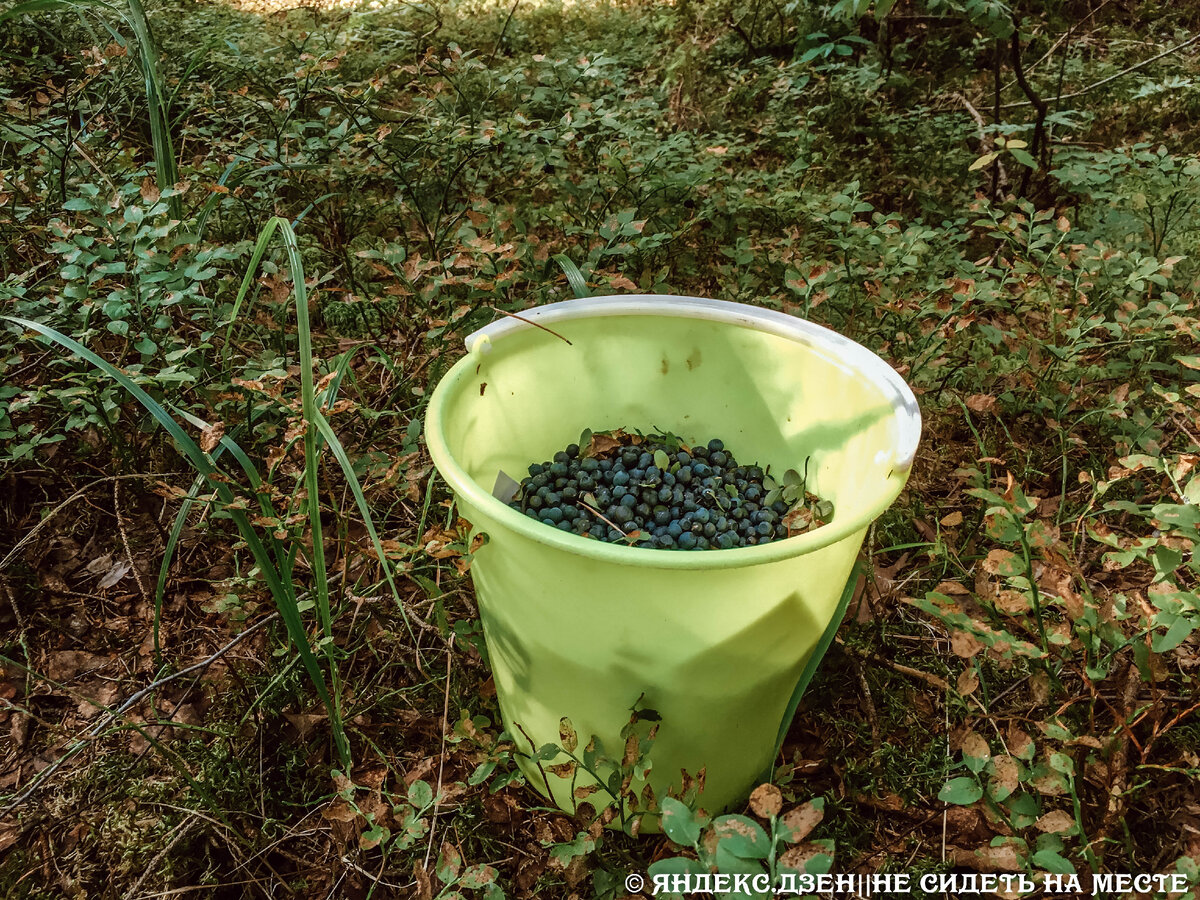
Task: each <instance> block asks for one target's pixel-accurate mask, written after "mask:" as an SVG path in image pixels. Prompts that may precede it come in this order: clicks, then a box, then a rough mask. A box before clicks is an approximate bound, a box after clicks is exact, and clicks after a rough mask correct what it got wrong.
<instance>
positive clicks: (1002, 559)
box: [983, 547, 1015, 575]
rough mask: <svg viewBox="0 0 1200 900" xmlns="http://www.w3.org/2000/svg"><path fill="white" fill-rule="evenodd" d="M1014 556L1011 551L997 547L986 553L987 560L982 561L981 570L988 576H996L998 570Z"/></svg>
mask: <svg viewBox="0 0 1200 900" xmlns="http://www.w3.org/2000/svg"><path fill="white" fill-rule="evenodd" d="M1014 555H1015V554H1014V553H1013V552H1012V551H1011V550H1004V549H1002V548H1000V547H997V548H996V549H994V550H991V551H989V552H988V555H987V558H986V559H985V560H984V561H983V570H984V571H985V572H987V573H988V574H990V575H997V574H999V572H1000V568H1001V567H1002V566H1003V565H1004V564H1005V563H1006V562H1008V561H1009V560H1010V559H1012V558H1013V556H1014Z"/></svg>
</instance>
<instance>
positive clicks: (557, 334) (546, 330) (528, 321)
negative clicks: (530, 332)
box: [490, 306, 574, 346]
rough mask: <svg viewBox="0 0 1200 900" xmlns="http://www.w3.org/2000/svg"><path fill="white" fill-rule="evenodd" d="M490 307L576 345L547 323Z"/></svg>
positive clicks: (569, 344) (568, 344)
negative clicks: (547, 325)
mask: <svg viewBox="0 0 1200 900" xmlns="http://www.w3.org/2000/svg"><path fill="white" fill-rule="evenodd" d="M490 309H491V310H492V311H493V312H498V313H500V315H502V316H508V317H509V318H510V319H516V320H518V321H520V322H524V323H525V324H526V325H532V326H533V327H534V328H540V329H542V331H544V332H546V333H547V334H552V335H554V336H555V337H556V338H558V339H559V340H560V341H563V342H564V343H566V344H567V346H574V345H573V344H571V342H570V341H568V340H567V339H566V338H565V337H563V336H562V335H561V334H559V333H558V332H557V331H554V330H553V329H551V328H547V327H546V326H545V325H542V324H539V323H538V322H535V321H533V319H527V318H525V317H524V316H518V315H517V314H516V313H510V312H505V311H504V310H502V309H497V308H496V307H495V306H493V307H490Z"/></svg>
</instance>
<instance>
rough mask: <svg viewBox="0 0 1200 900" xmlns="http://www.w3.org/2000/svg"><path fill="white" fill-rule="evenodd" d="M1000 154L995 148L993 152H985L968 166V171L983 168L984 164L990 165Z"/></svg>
mask: <svg viewBox="0 0 1200 900" xmlns="http://www.w3.org/2000/svg"><path fill="white" fill-rule="evenodd" d="M999 155H1000V154H999V153H997V152H996V151H995V150H993V151H992V152H991V153H985V154H983V156H981V157H979V159H977V160H975V162H973V163H971V164H970V165H969V166H967V171H968V172H974V171H976V170H977V169H982V168H983V167H984V166H986V165H988V164H989V163H991V162H994V161H995V159H996V157H997V156H999Z"/></svg>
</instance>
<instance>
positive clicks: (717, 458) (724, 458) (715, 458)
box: [708, 441, 729, 466]
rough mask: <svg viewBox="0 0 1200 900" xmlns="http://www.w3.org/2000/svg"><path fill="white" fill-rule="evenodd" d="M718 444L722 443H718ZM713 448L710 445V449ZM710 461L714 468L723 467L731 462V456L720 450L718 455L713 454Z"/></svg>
mask: <svg viewBox="0 0 1200 900" xmlns="http://www.w3.org/2000/svg"><path fill="white" fill-rule="evenodd" d="M717 443H720V442H719V441H718V442H717ZM711 447H712V445H711V444H710V445H709V448H710V449H711ZM708 459H709V461H710V462H711V463H712V464H713V465H714V466H723V465H725V464H726V463H727V462H729V456H728V455H727V454H726V453H725V452H724V451H722V450H718V451H717V452H716V453H713V454H712V455H711V456H709V458H708Z"/></svg>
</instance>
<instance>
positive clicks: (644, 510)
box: [633, 503, 654, 519]
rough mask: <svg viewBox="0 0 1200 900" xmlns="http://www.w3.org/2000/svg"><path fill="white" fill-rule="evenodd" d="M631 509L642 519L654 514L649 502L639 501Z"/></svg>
mask: <svg viewBox="0 0 1200 900" xmlns="http://www.w3.org/2000/svg"><path fill="white" fill-rule="evenodd" d="M633 511H634V512H635V513H637V514H638V516H640V517H641V518H642V519H649V518H650V516H652V515H653V514H654V507H652V506H651V505H650V504H649V503H639V504H638V505H637V506H635V507H634V508H633Z"/></svg>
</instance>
